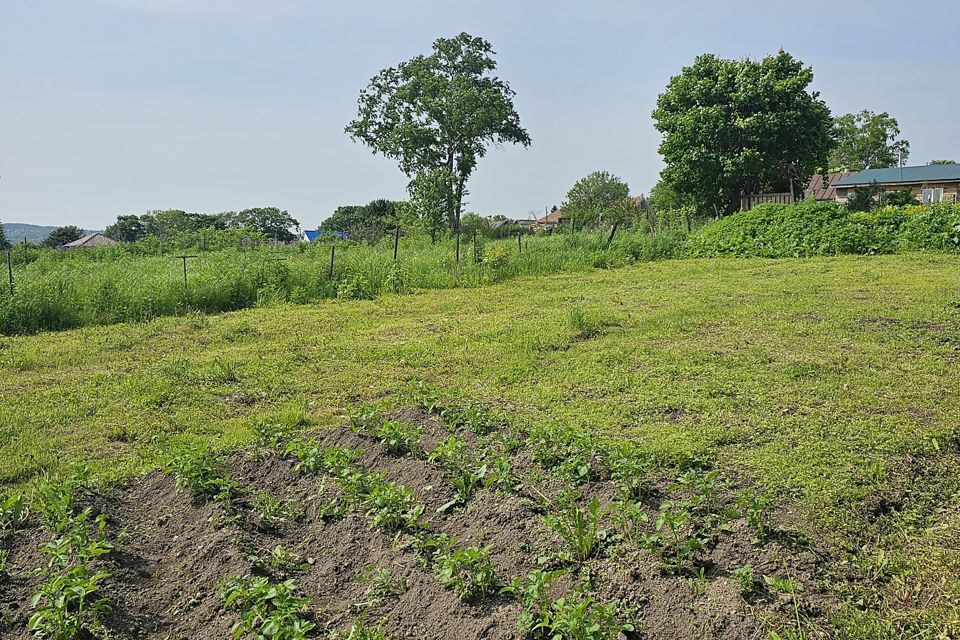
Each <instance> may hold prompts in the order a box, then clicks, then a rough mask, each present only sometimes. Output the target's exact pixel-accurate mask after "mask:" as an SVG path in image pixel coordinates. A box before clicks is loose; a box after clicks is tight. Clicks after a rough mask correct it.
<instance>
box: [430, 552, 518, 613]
mask: <svg viewBox="0 0 960 640" xmlns="http://www.w3.org/2000/svg"><path fill="white" fill-rule="evenodd" d="M433 567H434V571H435V572H436V574H437V578H438V579H439V580H440V584H442V585H443V586H445V587H447V588H449V589H452V590H453V592H454V593H455V594H457V597H458V598H460V599H461V600H463V601H464V602H477V601H479V600H482V599H483V598H486V597H488V596H491V595H493V594H495V593H497V592H498V590H499V589H500V587H501V586H502V585H501V584H500V581H499V580H498V579H497V575H496V570H495V569H494V567H493V563H491V562H490V547H489V546H486V547H483V548H478V547H474V546H470V547H457V546H455V544H451V545H448V547H447V548H446V549H445V550H443V551H440V552H439V553H437V554H436V555H435V556H434V558H433Z"/></svg>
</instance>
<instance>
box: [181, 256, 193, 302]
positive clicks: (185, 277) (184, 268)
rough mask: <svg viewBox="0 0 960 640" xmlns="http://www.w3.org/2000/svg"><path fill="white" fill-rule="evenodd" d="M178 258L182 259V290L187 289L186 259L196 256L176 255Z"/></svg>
mask: <svg viewBox="0 0 960 640" xmlns="http://www.w3.org/2000/svg"><path fill="white" fill-rule="evenodd" d="M176 257H177V258H179V259H180V260H183V291H184V293H186V291H187V259H188V258H196V257H197V256H176Z"/></svg>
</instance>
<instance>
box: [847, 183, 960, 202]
mask: <svg viewBox="0 0 960 640" xmlns="http://www.w3.org/2000/svg"><path fill="white" fill-rule="evenodd" d="M879 188H880V190H881V191H883V192H887V191H901V190H903V189H910V191H911V192H912V193H913V195H914V196H916V198H917V200H920V199H921V197H922V196H923V190H924V189H943V199H944V200H945V201H948V202H949V201H952V200H954V199H955V200H957V201H960V181H957V182H929V183H926V184H880V185H879ZM853 190H854V187H837V202H839V203H841V204H845V203H846V202H847V197H848V196H849V195H850V194H851V193H853Z"/></svg>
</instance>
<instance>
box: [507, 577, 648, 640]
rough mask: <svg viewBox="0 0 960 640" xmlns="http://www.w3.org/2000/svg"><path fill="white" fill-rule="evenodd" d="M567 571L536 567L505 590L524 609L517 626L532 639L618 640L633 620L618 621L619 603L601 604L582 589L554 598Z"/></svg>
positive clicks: (630, 626) (524, 634)
mask: <svg viewBox="0 0 960 640" xmlns="http://www.w3.org/2000/svg"><path fill="white" fill-rule="evenodd" d="M564 573H565V572H564V571H552V572H544V571H533V572H531V573H529V574H527V577H526V579H520V578H517V579H516V580H514V581H513V582H512V583H511V584H510V585H509V586H508V587H506V588H504V589H503V591H504V592H505V593H510V594H512V595H513V596H514V597H516V598H518V599H519V600H520V602H521V603H522V605H523V611H522V612H521V613H520V615H519V617H518V618H517V630H518V631H519V632H520V634H521V635H522V637H524V638H530V639H531V640H557V639H561V640H567V639H571V640H615V639H616V638H620V637H623V636H622V634H623V633H624V632H625V631H633V630H634V627H633V625H632V624H622V623H620V622H618V621H617V615H618V609H619V607H618V605H617V603H610V604H607V605H601V604H599V603H597V602H596V601H594V600H593V599H592V598H590V597H589V596H587V595H586V594H584V593H582V592H579V591H578V592H575V593H574V594H572V595H571V596H570V597H566V598H557V599H555V600H554V599H552V598H551V597H550V589H551V587H552V586H553V583H554V581H555V580H556V579H557V578H558V577H560V576H561V575H563V574H564Z"/></svg>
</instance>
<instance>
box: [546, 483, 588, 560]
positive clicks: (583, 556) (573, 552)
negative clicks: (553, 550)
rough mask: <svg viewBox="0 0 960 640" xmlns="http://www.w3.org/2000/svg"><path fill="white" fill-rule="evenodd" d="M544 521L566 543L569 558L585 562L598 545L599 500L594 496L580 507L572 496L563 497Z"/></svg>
mask: <svg viewBox="0 0 960 640" xmlns="http://www.w3.org/2000/svg"><path fill="white" fill-rule="evenodd" d="M556 506H557V509H556V511H555V512H554V513H552V514H548V515H546V516H544V523H545V524H546V525H547V528H549V529H550V530H551V531H553V532H554V533H556V534H557V535H559V536H560V537H561V538H562V539H563V541H564V542H566V544H567V549H568V550H569V552H570V556H571V559H572V560H574V561H576V562H586V561H587V560H589V559H590V558H592V557H593V556H594V555H595V554H596V553H597V551H598V549H599V547H600V501H599V500H597V499H596V498H594V499H593V500H591V501H590V504H589V505H587V509H586V510H583V509H581V508H580V507H579V506H578V505H577V503H576V501H575V500H573V499H572V498H563V499H561V501H560V503H559V504H558V505H556Z"/></svg>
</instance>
